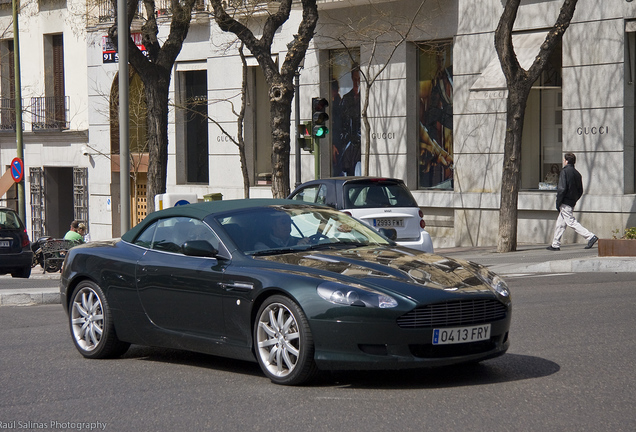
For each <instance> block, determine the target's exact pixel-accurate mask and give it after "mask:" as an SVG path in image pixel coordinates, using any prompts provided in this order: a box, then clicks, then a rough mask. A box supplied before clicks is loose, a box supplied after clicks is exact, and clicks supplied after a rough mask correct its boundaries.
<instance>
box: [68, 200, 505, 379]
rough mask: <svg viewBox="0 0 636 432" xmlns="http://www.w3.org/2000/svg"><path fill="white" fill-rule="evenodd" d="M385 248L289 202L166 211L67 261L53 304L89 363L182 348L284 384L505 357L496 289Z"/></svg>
mask: <svg viewBox="0 0 636 432" xmlns="http://www.w3.org/2000/svg"><path fill="white" fill-rule="evenodd" d="M383 234H384V235H383ZM387 237H390V233H389V232H387V231H384V232H383V233H382V234H381V233H379V232H377V231H375V230H374V229H373V228H370V227H369V226H368V225H365V224H363V223H361V222H359V221H358V220H356V219H353V218H352V217H350V216H347V215H345V214H343V213H341V212H338V211H336V210H333V209H330V208H327V207H320V206H313V205H305V204H298V202H297V201H287V200H262V199H253V200H236V201H215V202H205V203H199V204H191V205H185V206H180V207H174V208H170V209H166V210H162V211H158V212H155V213H152V214H150V215H149V216H148V217H146V219H145V220H144V221H143V222H141V223H140V224H139V225H137V226H136V227H134V228H133V229H131V230H130V231H129V232H127V233H126V234H125V235H123V236H122V238H121V240H111V241H105V242H93V243H88V244H86V245H83V246H78V247H75V248H73V249H71V250H70V252H69V253H68V255H67V258H66V261H65V264H64V268H63V272H62V279H61V294H62V304H63V305H64V308H65V310H66V311H67V313H68V316H69V323H70V331H71V336H72V339H73V342H74V343H75V346H76V347H77V349H78V350H79V352H80V353H81V354H82V355H83V356H85V357H89V358H105V357H116V356H118V355H121V354H123V353H124V352H125V351H126V350H127V348H128V347H129V345H130V344H140V345H150V346H160V347H169V348H177V349H184V350H191V351H198V352H202V353H209V354H214V355H220V356H227V357H232V358H237V359H244V360H252V361H254V360H256V361H258V363H259V364H260V366H261V368H262V369H263V372H264V373H265V374H266V375H267V376H268V377H269V378H270V379H271V380H272V381H273V382H274V383H277V384H286V385H297V384H302V383H306V382H308V381H309V380H310V379H311V378H312V377H313V376H314V375H315V374H316V373H317V372H318V370H346V369H361V370H364V369H402V368H422V367H429V366H441V365H450V364H456V363H462V362H478V361H481V360H485V359H489V358H493V357H497V356H500V355H502V354H504V353H505V352H506V350H507V349H508V346H509V340H508V330H509V327H510V316H511V301H510V293H509V290H508V287H507V286H506V283H505V282H504V281H503V280H502V279H500V278H499V277H498V276H496V275H495V274H493V273H492V272H490V271H489V270H488V269H486V268H484V267H482V266H480V265H478V264H474V263H468V262H461V261H455V260H452V259H448V258H445V257H442V256H439V255H432V254H426V253H421V252H418V251H415V250H412V249H407V248H403V247H400V246H397V245H396V244H395V243H394V242H393V241H391V240H388V238H387Z"/></svg>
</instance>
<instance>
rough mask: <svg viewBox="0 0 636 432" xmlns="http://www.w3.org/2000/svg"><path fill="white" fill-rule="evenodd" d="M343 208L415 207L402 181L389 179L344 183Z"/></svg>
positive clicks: (413, 200)
mask: <svg viewBox="0 0 636 432" xmlns="http://www.w3.org/2000/svg"><path fill="white" fill-rule="evenodd" d="M344 197H345V203H344V204H345V208H348V209H349V208H350V209H355V208H384V207H417V202H416V201H415V198H413V195H411V192H410V191H409V190H408V188H407V187H406V186H405V185H404V184H403V183H398V182H390V181H372V182H351V183H345V185H344Z"/></svg>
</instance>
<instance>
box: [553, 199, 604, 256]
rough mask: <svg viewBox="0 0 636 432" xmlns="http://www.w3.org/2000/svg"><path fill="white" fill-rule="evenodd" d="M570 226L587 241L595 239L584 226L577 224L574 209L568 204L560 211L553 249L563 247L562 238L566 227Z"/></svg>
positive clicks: (555, 228)
mask: <svg viewBox="0 0 636 432" xmlns="http://www.w3.org/2000/svg"><path fill="white" fill-rule="evenodd" d="M566 226H569V227H570V228H573V229H574V231H576V233H577V234H580V235H582V236H583V237H585V240H588V241H589V240H590V239H591V238H592V237H594V234H593V233H591V232H590V231H588V230H587V229H586V228H585V227H584V226H583V225H581V224H580V223H578V222H577V220H576V219H575V218H574V214H573V213H572V207H570V206H569V205H566V204H561V208H560V211H559V217H558V218H557V220H556V226H555V227H554V239H552V247H555V248H557V247H561V237H563V233H564V232H565V227H566Z"/></svg>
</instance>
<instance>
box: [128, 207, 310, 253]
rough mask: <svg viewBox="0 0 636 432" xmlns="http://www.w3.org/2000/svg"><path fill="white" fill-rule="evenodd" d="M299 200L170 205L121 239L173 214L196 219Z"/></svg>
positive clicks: (129, 239)
mask: <svg viewBox="0 0 636 432" xmlns="http://www.w3.org/2000/svg"><path fill="white" fill-rule="evenodd" d="M299 204H301V203H299V202H298V201H293V200H284V199H268V198H256V199H238V200H225V201H206V202H201V203H196V204H187V205H183V206H176V207H170V208H167V209H164V210H159V211H156V212H153V213H150V214H149V215H148V216H146V218H145V219H144V220H143V221H141V222H140V223H139V224H137V225H135V226H134V227H133V228H131V229H130V231H128V232H127V233H125V234H124V235H122V236H121V239H122V240H124V241H126V242H129V243H130V242H132V241H133V240H134V239H135V237H136V236H137V234H138V233H139V232H140V231H141V230H143V229H144V228H145V227H146V226H148V225H149V224H151V223H153V222H154V221H156V220H157V219H162V218H166V217H171V216H184V217H191V218H195V219H203V218H205V217H206V216H207V215H209V214H214V213H224V212H226V211H232V210H241V209H246V208H252V207H266V206H272V205H299Z"/></svg>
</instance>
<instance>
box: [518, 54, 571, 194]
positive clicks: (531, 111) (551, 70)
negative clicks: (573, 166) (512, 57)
mask: <svg viewBox="0 0 636 432" xmlns="http://www.w3.org/2000/svg"><path fill="white" fill-rule="evenodd" d="M562 123H563V115H562V92H561V45H560V44H559V46H558V47H557V48H556V49H555V50H554V52H553V53H552V56H551V57H550V60H549V62H548V65H547V66H546V69H545V70H544V71H543V73H542V74H541V77H540V78H539V79H538V80H537V81H536V82H535V83H534V85H533V86H532V90H531V91H530V95H529V96H528V102H527V104H526V114H525V117H524V123H523V137H522V140H521V189H556V186H557V182H558V179H559V172H560V170H561V167H562V163H563V162H562V160H563V154H562V141H563V125H562Z"/></svg>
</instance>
